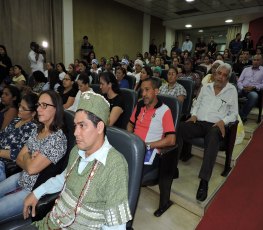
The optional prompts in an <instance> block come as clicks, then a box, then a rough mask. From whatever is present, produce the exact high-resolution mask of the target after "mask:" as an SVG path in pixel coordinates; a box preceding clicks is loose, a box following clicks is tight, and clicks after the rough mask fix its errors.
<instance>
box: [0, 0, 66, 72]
mask: <svg viewBox="0 0 263 230" xmlns="http://www.w3.org/2000/svg"><path fill="white" fill-rule="evenodd" d="M0 9H1V16H0V18H1V19H0V44H2V45H4V46H5V47H6V49H7V53H8V56H9V57H10V58H11V59H12V62H13V64H19V65H21V66H22V67H23V68H24V69H25V70H26V72H28V73H30V72H29V71H30V68H29V61H28V58H27V56H28V53H29V51H30V47H29V44H30V42H31V41H35V42H37V43H38V44H39V45H42V41H43V40H46V41H47V42H48V43H49V47H48V48H47V49H46V60H47V61H52V62H54V63H56V62H62V61H63V50H62V49H63V48H62V47H63V46H62V45H63V44H62V0H55V1H53V0H1V1H0Z"/></svg>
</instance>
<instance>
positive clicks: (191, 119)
mask: <svg viewBox="0 0 263 230" xmlns="http://www.w3.org/2000/svg"><path fill="white" fill-rule="evenodd" d="M196 120H197V117H196V116H191V117H190V118H189V119H188V120H186V121H185V122H190V121H191V122H193V123H195V122H196Z"/></svg>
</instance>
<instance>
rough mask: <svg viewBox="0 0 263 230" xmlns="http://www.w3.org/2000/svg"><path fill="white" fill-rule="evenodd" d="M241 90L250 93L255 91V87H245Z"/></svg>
mask: <svg viewBox="0 0 263 230" xmlns="http://www.w3.org/2000/svg"><path fill="white" fill-rule="evenodd" d="M243 89H244V91H245V92H251V91H252V90H254V89H255V87H254V86H245V87H244V88H243Z"/></svg>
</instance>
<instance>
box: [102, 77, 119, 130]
mask: <svg viewBox="0 0 263 230" xmlns="http://www.w3.org/2000/svg"><path fill="white" fill-rule="evenodd" d="M99 81H100V89H101V91H102V94H104V97H105V98H106V100H107V101H108V102H109V103H110V111H111V112H110V119H109V126H113V125H114V126H117V127H121V122H122V114H123V112H124V101H123V98H122V97H121V92H120V88H119V84H118V81H117V79H116V77H115V76H114V74H113V73H111V72H103V73H101V74H100V76H99Z"/></svg>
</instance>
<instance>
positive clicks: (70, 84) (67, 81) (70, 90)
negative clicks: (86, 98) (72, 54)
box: [59, 73, 77, 109]
mask: <svg viewBox="0 0 263 230" xmlns="http://www.w3.org/2000/svg"><path fill="white" fill-rule="evenodd" d="M74 83H75V78H74V76H73V75H71V74H70V73H67V74H66V75H65V77H64V79H63V81H62V84H63V86H62V87H60V89H59V94H60V96H61V97H62V101H63V107H64V109H68V108H69V107H70V106H72V105H73V103H74V101H75V97H76V94H77V91H76V87H74Z"/></svg>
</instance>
